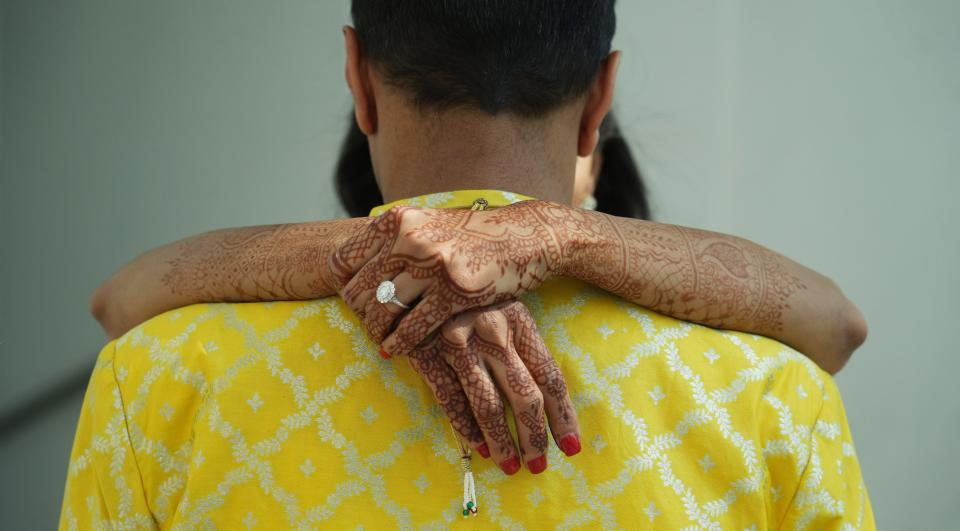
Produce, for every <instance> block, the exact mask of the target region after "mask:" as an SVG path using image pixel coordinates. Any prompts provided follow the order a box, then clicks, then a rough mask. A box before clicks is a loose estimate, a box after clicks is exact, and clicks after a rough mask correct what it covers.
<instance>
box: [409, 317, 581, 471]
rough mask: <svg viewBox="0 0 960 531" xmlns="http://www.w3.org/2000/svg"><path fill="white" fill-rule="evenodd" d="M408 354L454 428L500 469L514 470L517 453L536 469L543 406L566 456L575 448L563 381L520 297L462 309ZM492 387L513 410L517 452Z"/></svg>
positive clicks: (541, 464) (541, 465) (542, 440)
mask: <svg viewBox="0 0 960 531" xmlns="http://www.w3.org/2000/svg"><path fill="white" fill-rule="evenodd" d="M409 360H410V364H411V365H412V366H413V368H414V369H415V370H416V371H417V372H419V373H420V375H421V376H422V377H423V378H424V380H425V381H426V382H427V385H428V386H429V387H430V389H431V390H432V391H433V394H434V396H435V397H436V398H437V401H438V402H439V403H440V406H441V408H442V409H443V411H444V412H445V413H446V414H447V416H448V417H449V418H450V421H451V424H452V425H453V427H454V429H456V430H457V432H458V433H460V435H461V436H462V437H463V438H464V439H466V440H467V441H468V442H469V443H470V445H471V446H473V447H474V448H475V449H476V450H477V452H478V453H480V454H481V455H483V456H484V457H488V456H492V458H493V459H494V461H495V462H496V463H498V464H499V465H500V468H501V469H502V470H503V471H504V473H506V474H508V475H511V474H515V473H516V472H517V471H518V470H519V469H520V463H521V461H525V462H526V463H527V468H528V469H529V470H530V471H531V472H533V473H535V474H538V473H540V472H542V471H543V470H544V469H545V468H546V466H547V456H546V451H547V444H548V439H547V429H546V426H545V425H544V412H546V415H547V418H548V419H549V423H550V430H551V432H552V434H553V439H554V441H555V442H556V443H557V446H559V447H560V449H561V450H562V451H563V452H564V453H565V454H566V455H568V456H569V455H574V454H576V453H577V452H579V451H580V434H579V429H578V426H577V417H576V413H575V412H574V409H573V403H572V402H571V400H570V396H569V395H568V393H567V386H566V383H565V382H564V379H563V376H562V375H561V374H560V368H559V367H558V366H557V363H556V361H555V360H554V359H553V357H552V356H551V355H550V353H549V352H548V351H547V348H546V345H544V343H543V340H542V339H541V338H540V335H539V334H538V333H537V328H536V325H535V323H534V321H533V318H532V317H531V316H530V314H529V313H528V312H527V309H526V307H524V306H523V304H521V303H519V302H516V301H512V302H508V303H502V304H498V305H495V306H491V307H488V308H484V309H481V310H473V311H469V312H465V313H462V314H460V315H458V316H456V317H454V318H453V319H451V320H449V321H447V322H445V323H443V325H442V326H441V328H440V332H439V333H438V334H434V335H432V336H430V338H429V339H428V340H427V341H426V342H425V343H423V344H422V345H420V346H419V347H417V348H416V349H414V350H412V351H411V352H410V354H409ZM498 387H499V389H502V390H503V393H504V395H505V396H506V399H507V401H508V402H509V403H510V407H511V409H512V410H513V415H514V420H515V421H516V422H515V423H516V426H517V436H518V438H519V442H520V454H519V455H518V454H517V450H516V448H517V446H516V444H515V443H514V440H513V437H512V436H511V434H510V428H509V426H508V424H507V418H506V414H505V408H504V405H503V400H502V399H501V397H500V393H499V392H498V390H497V389H498Z"/></svg>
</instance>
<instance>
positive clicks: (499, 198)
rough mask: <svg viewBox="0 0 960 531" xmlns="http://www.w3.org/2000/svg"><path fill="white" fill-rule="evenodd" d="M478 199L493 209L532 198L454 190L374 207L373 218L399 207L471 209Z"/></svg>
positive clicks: (509, 193) (371, 212) (512, 194)
mask: <svg viewBox="0 0 960 531" xmlns="http://www.w3.org/2000/svg"><path fill="white" fill-rule="evenodd" d="M477 199H485V200H486V201H487V205H488V206H489V207H491V208H495V207H502V206H507V205H512V204H514V203H519V202H520V201H529V200H531V199H533V198H532V197H530V196H526V195H521V194H515V193H513V192H505V191H503V190H454V191H452V192H440V193H437V194H426V195H418V196H416V197H408V198H406V199H398V200H396V201H392V202H390V203H387V204H385V205H381V206H378V207H374V208H373V210H371V211H370V215H371V216H379V215H380V214H383V213H384V212H386V211H387V210H390V208H391V207H395V206H397V205H406V206H415V207H422V208H470V207H471V206H472V205H473V203H474V202H475V201H476V200H477Z"/></svg>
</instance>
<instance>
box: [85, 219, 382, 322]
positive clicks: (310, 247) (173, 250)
mask: <svg viewBox="0 0 960 531" xmlns="http://www.w3.org/2000/svg"><path fill="white" fill-rule="evenodd" d="M369 219H370V218H354V219H343V220H333V221H317V222H309V223H294V224H287V225H264V226H259V227H244V228H234V229H224V230H217V231H212V232H207V233H204V234H200V235H197V236H192V237H189V238H186V239H184V240H180V241H178V242H174V243H171V244H169V245H165V246H163V247H159V248H157V249H153V250H151V251H148V252H146V253H144V254H143V255H141V256H139V257H138V258H136V259H135V260H133V261H132V262H130V263H129V264H127V265H125V266H124V267H123V268H121V269H120V270H119V271H117V272H116V273H114V274H113V276H111V277H110V279H108V280H107V281H106V282H105V283H104V284H103V285H102V286H100V288H98V289H97V291H96V292H95V293H94V295H93V298H92V300H91V312H92V313H93V315H94V317H96V318H97V320H98V321H99V322H100V324H101V325H102V326H103V328H104V330H106V332H107V334H108V335H110V337H117V336H119V335H121V334H123V333H124V332H126V331H127V330H129V329H130V328H132V327H134V326H136V325H137V324H139V323H141V322H143V321H145V320H147V319H149V318H150V317H153V316H155V315H157V314H160V313H163V312H165V311H167V310H171V309H173V308H179V307H181V306H187V305H190V304H194V303H198V302H244V301H266V300H301V299H313V298H318V297H325V296H328V295H332V294H334V293H335V287H334V281H333V279H332V277H331V275H330V271H329V268H328V265H327V264H328V258H329V257H330V255H332V254H333V252H334V251H335V250H336V249H337V247H339V246H340V244H341V243H343V241H344V240H346V239H347V237H349V236H350V235H351V234H353V232H354V231H356V230H358V229H359V228H361V227H364V226H366V224H367V223H369Z"/></svg>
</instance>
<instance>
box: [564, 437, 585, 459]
mask: <svg viewBox="0 0 960 531" xmlns="http://www.w3.org/2000/svg"><path fill="white" fill-rule="evenodd" d="M560 449H561V450H563V453H565V454H567V457H570V456H571V455H577V454H579V453H580V437H577V434H576V433H568V434H566V435H564V436H563V438H562V439H560Z"/></svg>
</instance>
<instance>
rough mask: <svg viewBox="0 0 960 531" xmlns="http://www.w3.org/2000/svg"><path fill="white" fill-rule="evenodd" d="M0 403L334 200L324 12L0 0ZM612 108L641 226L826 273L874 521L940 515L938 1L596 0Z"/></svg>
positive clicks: (949, 439)
mask: <svg viewBox="0 0 960 531" xmlns="http://www.w3.org/2000/svg"><path fill="white" fill-rule="evenodd" d="M0 1H2V2H3V3H2V4H0V5H2V8H0V61H2V68H0V149H2V152H0V177H2V180H0V238H2V240H0V241H2V242H3V254H2V276H0V278H2V279H3V282H4V283H5V284H4V285H5V289H4V290H3V291H2V293H3V295H4V298H5V304H2V305H0V355H2V358H0V359H2V360H3V361H2V370H0V412H2V411H4V410H6V409H7V408H9V407H11V406H13V405H14V404H16V403H17V402H18V400H20V399H22V398H23V397H25V396H28V395H29V393H31V392H33V391H35V390H37V389H40V388H42V387H43V386H44V385H47V384H49V383H51V382H54V381H56V379H57V378H58V377H60V376H62V375H63V374H66V373H67V372H68V371H70V370H71V369H73V368H75V367H77V366H83V365H89V364H90V363H91V360H92V359H93V356H94V355H95V353H96V350H97V349H98V348H99V346H100V345H101V344H102V342H103V336H102V335H101V334H100V332H99V331H98V328H97V326H96V324H95V323H94V322H93V321H92V319H90V318H89V317H88V316H87V314H86V302H87V298H88V296H89V294H90V292H91V291H92V290H93V288H94V287H95V286H96V285H97V284H98V283H99V282H100V281H101V280H102V279H103V278H105V277H106V276H107V275H108V274H109V273H110V271H111V270H113V269H114V268H115V267H116V266H117V265H119V264H120V263H121V262H123V261H125V260H127V259H129V258H130V257H132V256H134V255H135V254H136V253H138V252H140V251H142V250H144V249H146V248H148V247H150V246H154V245H157V244H160V243H163V242H166V241H169V240H172V239H176V238H179V237H182V236H184V235H187V234H190V233H193V232H197V231H201V230H206V229H209V228H215V227H221V226H230V225H240V224H253V223H266V222H276V221H290V220H299V219H315V218H325V217H332V216H334V215H336V214H337V211H336V210H335V206H334V205H335V201H334V199H333V197H332V191H331V187H330V183H329V175H330V168H331V164H332V160H333V158H334V156H335V152H336V147H337V141H338V139H339V136H340V134H341V132H342V128H343V124H344V122H345V120H344V118H345V115H346V113H347V111H348V109H349V98H348V96H347V93H346V90H345V89H344V88H343V84H342V69H341V61H342V59H341V49H340V32H339V26H340V25H341V24H343V23H345V22H346V21H347V6H346V2H328V1H319V0H317V1H314V2H307V1H296V2H295V1H291V0H288V1H285V2H269V3H268V2H257V1H254V0H243V1H240V0H229V1H227V0H220V1H213V0H206V1H202V2H197V1H186V0H179V1H166V2H146V1H120V0H114V1H109V0H87V1H85V2H82V3H81V2H69V1H52V0H39V1H38V0H33V1H28V0H22V1H13V0H0ZM619 13H620V20H619V27H620V30H619V36H618V38H617V46H618V47H619V48H620V49H622V50H623V51H624V60H623V64H622V66H621V70H620V83H619V93H618V109H619V112H620V116H621V122H623V123H624V125H625V128H626V131H627V134H628V135H629V136H630V138H631V140H632V142H633V145H634V147H635V148H636V150H637V154H638V158H639V160H640V161H641V163H642V165H643V168H644V170H645V172H646V174H647V177H648V179H649V182H650V187H651V189H652V192H653V194H654V206H655V208H656V213H657V215H658V217H659V219H661V220H663V221H669V222H674V223H682V224H688V225H694V226H698V227H704V228H710V229H714V230H721V231H726V232H732V233H735V234H739V235H742V236H746V237H748V238H751V239H754V240H756V241H759V242H761V243H764V244H766V245H768V246H771V247H773V248H775V249H777V250H780V251H782V252H784V253H785V254H787V255H789V256H791V257H793V258H795V259H797V260H799V261H800V262H802V263H805V264H808V265H810V266H812V267H814V268H816V269H818V270H820V271H822V272H824V273H825V274H827V275H829V276H831V277H833V278H834V279H836V280H837V282H838V283H839V284H840V285H841V286H842V287H843V288H844V290H845V291H846V292H847V293H848V294H849V295H850V297H851V298H852V299H853V300H854V301H856V302H857V303H858V304H859V305H860V306H861V308H862V309H863V310H864V312H865V314H866V316H867V319H868V321H869V324H870V327H871V332H870V339H869V340H868V343H867V344H866V345H865V346H864V347H863V348H862V349H861V350H860V351H859V352H858V353H857V354H856V355H855V357H854V360H853V361H852V362H851V364H850V366H849V367H848V369H846V370H845V371H844V373H843V374H842V375H841V376H840V377H839V382H840V385H841V388H842V390H843V393H844V397H845V400H846V403H847V409H848V414H849V416H850V423H851V425H852V427H853V430H854V435H855V437H856V442H857V448H858V451H859V454H860V458H861V461H862V464H863V466H864V469H865V473H866V479H867V481H868V487H869V489H870V492H871V495H872V499H873V502H874V507H875V511H876V514H877V517H878V519H879V522H880V523H881V526H882V527H884V528H889V529H902V528H913V529H943V528H948V527H950V525H949V523H952V522H953V520H954V516H955V515H956V514H958V510H957V509H956V507H958V506H960V488H958V487H957V486H956V485H957V482H956V479H955V478H956V476H957V474H958V472H960V466H958V465H957V464H956V462H955V459H954V456H953V450H954V448H955V447H956V443H955V441H956V440H957V439H958V438H960V428H958V425H960V396H958V394H957V393H956V391H955V388H956V384H955V383H954V379H955V375H956V374H958V370H960V357H958V356H957V355H955V354H954V352H953V350H954V348H955V345H954V344H953V343H948V334H949V332H950V329H951V328H952V327H953V326H955V323H956V322H957V321H958V320H960V310H958V307H957V304H956V302H955V301H956V300H957V299H958V296H960V281H958V280H957V278H956V274H957V272H958V271H960V241H958V236H957V230H958V229H960V223H958V222H957V221H956V220H955V219H954V217H953V213H954V212H956V211H957V208H956V207H955V202H956V197H957V195H958V193H960V185H958V184H957V177H960V141H958V139H960V64H958V63H960V59H958V58H960V54H958V52H960V32H958V31H957V30H956V26H957V23H958V22H960V3H957V2H953V1H950V0H942V1H935V0H924V1H914V2H908V1H906V0H897V1H892V0H886V1H881V0H870V1H868V0H858V1H852V0H851V1H846V2H833V1H828V0H818V1H814V2H804V3H797V2H786V1H779V2H769V1H761V0H749V1H747V0H728V1H725V2H723V3H721V2H709V1H699V2H694V1H682V2H678V1H669V2H667V1H661V2H653V1H649V0H647V1H636V0H630V1H627V0H621V2H620V6H619ZM76 408H77V404H76V402H71V403H66V404H63V405H62V406H60V407H59V408H58V409H57V410H55V411H52V412H51V413H50V414H49V415H47V416H46V417H45V418H44V419H41V420H40V421H38V422H37V423H35V424H33V425H31V426H29V427H27V428H25V429H24V430H23V432H22V433H20V434H18V435H17V436H16V437H14V438H11V439H9V440H7V441H0V470H2V471H3V473H4V474H3V478H2V479H0V482H2V483H0V527H4V528H8V527H9V528H23V529H27V528H30V529H32V528H46V527H50V526H51V525H52V522H54V521H55V520H56V514H57V511H58V510H59V498H60V494H61V489H62V483H63V477H64V472H65V467H66V457H67V456H66V453H67V452H68V451H69V446H70V442H71V441H70V438H71V437H72V431H73V422H74V419H75V418H76ZM3 524H7V525H3Z"/></svg>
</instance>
